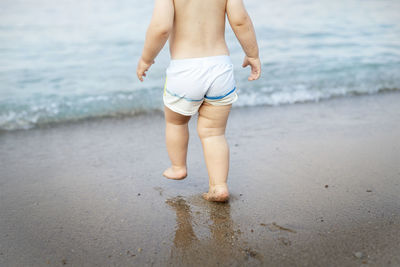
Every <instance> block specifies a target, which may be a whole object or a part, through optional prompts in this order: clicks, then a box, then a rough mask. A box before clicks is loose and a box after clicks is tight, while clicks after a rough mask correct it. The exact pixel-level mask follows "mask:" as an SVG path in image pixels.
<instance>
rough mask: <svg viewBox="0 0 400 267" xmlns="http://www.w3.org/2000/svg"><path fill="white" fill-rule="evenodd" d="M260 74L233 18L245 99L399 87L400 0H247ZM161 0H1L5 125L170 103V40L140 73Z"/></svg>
mask: <svg viewBox="0 0 400 267" xmlns="http://www.w3.org/2000/svg"><path fill="white" fill-rule="evenodd" d="M244 2H245V4H246V6H247V8H248V11H249V13H250V15H251V17H252V19H253V22H254V25H255V28H256V32H257V38H258V41H259V46H260V54H261V59H262V64H263V75H262V78H261V79H260V80H258V81H256V82H251V83H250V82H247V76H248V74H249V70H248V69H247V70H243V69H241V63H242V59H243V52H242V51H241V48H240V46H239V44H238V42H237V41H236V39H235V37H234V34H233V33H232V31H231V29H230V27H229V25H228V24H227V33H226V39H227V43H228V46H229V48H230V52H231V58H232V60H233V62H234V64H235V76H236V80H237V87H238V89H239V100H238V102H236V103H235V106H254V105H280V104H291V103H296V102H303V101H320V100H321V99H328V98H332V97H337V96H348V95H361V94H376V93H379V92H382V91H388V90H399V89H400V12H399V11H400V1H398V0H335V1H331V0H280V1H258V0H245V1H244ZM152 8H153V1H138V0H113V1H109V0H96V1H93V0H57V1H50V0H2V1H0V130H13V129H28V128H32V127H35V126H36V125H40V124H46V123H52V122H64V121H71V120H78V119H85V118H95V117H102V116H120V115H130V114H137V113H142V112H150V111H154V110H158V109H161V108H162V89H163V84H164V79H165V68H166V67H167V66H168V62H169V53H168V47H167V46H166V47H165V48H164V50H163V51H162V52H161V54H160V55H159V56H158V57H157V59H156V64H155V65H153V66H152V68H151V70H150V72H149V73H148V76H147V79H146V81H145V82H144V83H140V82H139V81H138V80H137V78H136V74H135V73H136V63H137V59H138V57H139V56H140V53H141V50H142V46H143V41H144V35H145V31H146V28H147V25H148V22H149V21H150V18H151V13H152Z"/></svg>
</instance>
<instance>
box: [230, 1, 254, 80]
mask: <svg viewBox="0 0 400 267" xmlns="http://www.w3.org/2000/svg"><path fill="white" fill-rule="evenodd" d="M226 13H227V16H228V20H229V24H230V25H231V27H232V30H233V32H234V33H235V35H236V38H237V39H238V40H239V43H240V45H241V46H242V48H243V51H244V53H245V54H246V56H245V58H244V61H243V67H246V66H249V65H250V66H251V74H250V76H249V81H253V80H257V79H258V78H259V77H260V74H261V62H260V58H259V55H258V45H257V39H256V33H255V31H254V27H253V23H252V22H251V19H250V16H249V14H247V11H246V8H245V7H244V5H243V1H242V0H228V2H227V5H226Z"/></svg>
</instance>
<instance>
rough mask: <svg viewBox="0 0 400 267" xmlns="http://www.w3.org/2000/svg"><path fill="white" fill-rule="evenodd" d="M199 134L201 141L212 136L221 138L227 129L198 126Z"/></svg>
mask: <svg viewBox="0 0 400 267" xmlns="http://www.w3.org/2000/svg"><path fill="white" fill-rule="evenodd" d="M197 133H198V135H199V137H200V139H204V138H207V137H212V136H221V135H224V134H225V128H209V127H204V126H202V125H197Z"/></svg>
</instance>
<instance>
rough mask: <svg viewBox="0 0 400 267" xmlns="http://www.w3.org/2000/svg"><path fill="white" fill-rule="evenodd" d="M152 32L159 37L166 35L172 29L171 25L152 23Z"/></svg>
mask: <svg viewBox="0 0 400 267" xmlns="http://www.w3.org/2000/svg"><path fill="white" fill-rule="evenodd" d="M152 28H153V29H152V32H153V33H154V34H155V35H157V36H160V37H168V36H169V35H170V33H171V31H172V27H170V26H167V25H154V26H153V27H152Z"/></svg>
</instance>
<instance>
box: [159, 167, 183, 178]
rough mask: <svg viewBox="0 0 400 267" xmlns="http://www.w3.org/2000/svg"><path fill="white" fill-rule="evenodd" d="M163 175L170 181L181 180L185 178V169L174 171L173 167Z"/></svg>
mask: <svg viewBox="0 0 400 267" xmlns="http://www.w3.org/2000/svg"><path fill="white" fill-rule="evenodd" d="M163 175H164V176H165V177H166V178H168V179H171V180H182V179H185V178H186V176H187V172H186V168H185V169H175V168H173V167H169V168H168V169H166V170H165V171H164V172H163Z"/></svg>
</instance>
